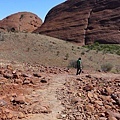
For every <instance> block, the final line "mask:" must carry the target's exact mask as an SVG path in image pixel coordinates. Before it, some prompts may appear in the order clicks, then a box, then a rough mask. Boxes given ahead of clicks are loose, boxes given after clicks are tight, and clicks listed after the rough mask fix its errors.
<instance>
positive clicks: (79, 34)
mask: <svg viewBox="0 0 120 120" xmlns="http://www.w3.org/2000/svg"><path fill="white" fill-rule="evenodd" d="M34 32H38V33H40V34H45V35H49V36H52V37H56V38H60V39H63V40H67V41H72V42H77V43H79V44H81V45H84V44H90V43H93V42H95V41H97V42H100V43H120V1H119V0H67V1H66V2H64V3H62V4H60V5H58V6H56V7H54V8H53V9H51V10H50V11H49V13H48V14H47V16H46V19H45V22H44V24H43V25H42V26H41V27H39V28H38V29H37V30H35V31H34Z"/></svg>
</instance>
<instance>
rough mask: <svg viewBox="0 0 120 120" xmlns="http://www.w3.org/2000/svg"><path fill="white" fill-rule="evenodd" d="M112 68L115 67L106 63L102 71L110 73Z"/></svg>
mask: <svg viewBox="0 0 120 120" xmlns="http://www.w3.org/2000/svg"><path fill="white" fill-rule="evenodd" d="M112 68H113V65H112V64H110V63H105V64H103V65H101V70H102V71H104V72H109V71H111V70H112Z"/></svg>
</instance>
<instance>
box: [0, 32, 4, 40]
mask: <svg viewBox="0 0 120 120" xmlns="http://www.w3.org/2000/svg"><path fill="white" fill-rule="evenodd" d="M0 41H4V36H3V35H2V33H0Z"/></svg>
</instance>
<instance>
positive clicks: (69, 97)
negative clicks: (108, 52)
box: [0, 62, 120, 120]
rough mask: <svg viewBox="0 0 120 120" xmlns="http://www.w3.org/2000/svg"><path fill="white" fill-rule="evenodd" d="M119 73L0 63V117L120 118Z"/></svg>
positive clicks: (46, 119) (47, 119) (6, 119)
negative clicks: (77, 71) (76, 71)
mask: <svg viewBox="0 0 120 120" xmlns="http://www.w3.org/2000/svg"><path fill="white" fill-rule="evenodd" d="M119 86H120V75H119V74H113V73H102V72H99V73H96V72H93V71H92V73H91V72H90V71H85V70H84V71H83V73H82V74H81V75H80V76H76V75H75V70H74V71H73V70H71V69H69V70H68V69H66V68H59V67H50V66H43V65H38V64H34V65H30V64H28V63H27V64H20V63H17V62H16V63H15V62H9V63H5V62H1V64H0V120H19V119H21V120H28V119H29V120H39V119H41V120H58V119H61V120H119V119H120V110H119V107H120V87H119Z"/></svg>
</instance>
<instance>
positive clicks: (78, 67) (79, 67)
mask: <svg viewBox="0 0 120 120" xmlns="http://www.w3.org/2000/svg"><path fill="white" fill-rule="evenodd" d="M81 71H82V66H81V58H78V60H77V73H76V75H80V73H81Z"/></svg>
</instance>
